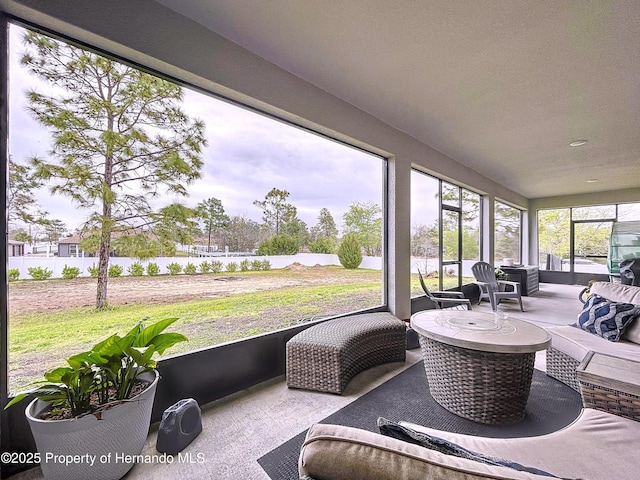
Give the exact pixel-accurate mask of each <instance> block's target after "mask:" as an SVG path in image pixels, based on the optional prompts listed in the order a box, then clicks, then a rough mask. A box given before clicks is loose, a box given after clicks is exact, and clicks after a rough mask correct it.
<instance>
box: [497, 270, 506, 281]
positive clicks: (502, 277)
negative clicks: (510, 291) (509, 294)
mask: <svg viewBox="0 0 640 480" xmlns="http://www.w3.org/2000/svg"><path fill="white" fill-rule="evenodd" d="M495 274H496V280H506V279H507V274H506V273H504V272H503V271H502V270H501V269H499V268H496V269H495Z"/></svg>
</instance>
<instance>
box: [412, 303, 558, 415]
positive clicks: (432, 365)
mask: <svg viewBox="0 0 640 480" xmlns="http://www.w3.org/2000/svg"><path fill="white" fill-rule="evenodd" d="M411 326H412V327H413V328H414V329H415V331H416V332H418V334H419V335H420V346H421V348H422V355H423V361H424V367H425V371H426V374H427V381H428V383H429V391H430V393H431V396H432V397H433V399H434V400H435V401H436V402H437V403H439V404H440V405H441V406H443V407H444V408H446V409H447V410H449V411H450V412H452V413H455V414H456V415H458V416H461V417H464V418H467V419H469V420H473V421H475V422H479V423H487V424H507V423H515V422H518V421H520V420H522V419H523V418H524V416H525V412H526V406H527V400H528V398H529V390H530V389H531V379H532V377H533V367H534V363H535V352H536V351H538V350H544V349H545V348H547V347H548V346H549V344H550V343H551V337H550V336H549V334H548V333H547V332H546V331H545V330H544V329H542V328H540V327H537V326H535V325H533V324H531V323H528V322H525V321H522V320H516V319H508V320H504V321H499V322H498V321H496V320H495V317H494V316H493V315H491V314H486V313H479V312H474V311H469V310H427V311H424V312H418V313H416V314H414V315H413V316H412V317H411Z"/></svg>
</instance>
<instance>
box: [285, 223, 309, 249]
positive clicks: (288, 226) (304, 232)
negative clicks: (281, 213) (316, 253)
mask: <svg viewBox="0 0 640 480" xmlns="http://www.w3.org/2000/svg"><path fill="white" fill-rule="evenodd" d="M282 233H283V234H284V235H288V236H290V237H292V238H295V239H296V242H297V243H298V247H299V248H302V247H303V246H304V245H306V244H307V243H308V242H309V237H310V234H309V230H308V229H307V224H306V223H304V222H303V221H302V220H300V219H299V218H298V217H294V218H292V219H290V220H289V221H288V222H286V223H284V224H283V225H282Z"/></svg>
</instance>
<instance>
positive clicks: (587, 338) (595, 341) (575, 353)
mask: <svg viewBox="0 0 640 480" xmlns="http://www.w3.org/2000/svg"><path fill="white" fill-rule="evenodd" d="M545 330H547V332H549V334H550V335H551V346H552V347H553V348H555V349H556V350H560V351H561V352H563V353H566V354H567V355H569V356H571V357H572V358H575V359H576V360H578V361H580V362H581V361H582V359H584V357H585V356H586V355H587V352H589V351H590V350H591V351H594V352H599V353H605V354H607V355H613V356H614V357H624V358H628V359H630V360H636V361H639V362H640V345H638V344H637V343H633V342H629V341H627V340H625V339H624V338H623V339H622V340H620V341H619V342H610V341H608V340H605V339H604V338H602V337H599V336H598V335H594V334H592V333H589V332H585V331H584V330H580V329H579V328H576V327H572V326H570V325H556V326H552V327H545Z"/></svg>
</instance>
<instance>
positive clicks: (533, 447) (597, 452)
mask: <svg viewBox="0 0 640 480" xmlns="http://www.w3.org/2000/svg"><path fill="white" fill-rule="evenodd" d="M598 302H600V303H599V305H600V307H602V306H604V307H605V310H607V311H608V312H613V313H614V316H615V313H616V311H615V310H612V309H615V308H617V307H618V306H619V305H616V304H619V303H625V304H631V305H633V304H636V305H640V288H639V287H631V286H626V285H621V284H615V283H608V282H596V283H595V284H593V285H592V286H591V288H590V298H589V299H588V300H587V301H586V302H585V306H584V309H583V312H582V313H581V317H582V320H584V322H582V321H581V322H578V323H584V326H583V328H585V329H583V328H576V326H573V325H570V324H567V325H563V326H554V327H549V328H548V331H549V333H550V334H551V336H552V344H551V348H550V349H549V350H548V354H547V373H548V374H549V375H551V376H553V377H554V378H557V379H559V380H560V381H562V382H564V383H566V384H567V385H569V386H571V387H572V388H574V389H575V390H578V391H579V383H578V381H577V375H576V368H577V367H578V366H579V365H580V363H581V362H582V360H584V359H585V357H586V356H587V354H588V353H589V352H590V351H592V352H593V351H595V352H599V353H604V354H607V355H611V356H616V357H622V358H627V359H631V360H634V361H638V362H640V319H638V318H636V319H635V320H632V321H631V322H630V323H629V324H628V325H627V326H626V328H625V329H624V330H623V333H621V338H619V339H617V338H616V340H617V341H610V340H607V339H605V338H604V336H606V335H603V332H589V331H587V330H588V329H589V328H590V327H593V325H591V324H593V323H594V322H593V320H594V318H595V317H597V315H599V313H598V314H596V313H594V312H595V310H596V303H598ZM620 308H621V309H622V307H620ZM625 308H631V309H632V310H633V307H629V306H628V305H626V306H625ZM574 320H575V319H571V320H570V321H571V322H572V323H573V322H574ZM596 323H597V322H596ZM595 328H596V329H598V328H600V327H599V325H598V326H596V327H595ZM594 333H595V334H594ZM605 333H607V332H605ZM619 333H620V332H619ZM612 334H615V332H613V333H612ZM601 335H603V336H601ZM639 365H640V364H639ZM639 398H640V397H639ZM397 428H400V429H404V430H405V431H406V432H410V438H408V439H409V441H405V440H407V438H404V439H400V437H395V438H394V437H392V436H386V435H381V434H376V433H372V432H368V431H364V430H360V429H356V428H351V427H345V426H339V425H327V424H317V425H313V426H312V427H311V428H310V429H309V432H308V434H307V437H306V440H305V442H304V445H303V447H302V449H301V452H300V458H299V473H300V478H301V479H305V480H372V479H375V480H396V479H403V480H414V479H415V480H418V479H420V480H424V479H431V478H434V479H436V478H438V479H439V478H442V479H447V480H449V479H451V480H479V479H513V480H520V479H530V480H543V479H546V480H549V479H550V478H567V479H585V480H587V479H588V480H601V479H602V480H609V479H616V480H636V479H638V478H640V474H639V471H640V463H639V462H638V455H637V452H638V451H639V449H640V422H637V421H634V420H632V419H630V418H625V417H622V416H618V415H615V414H614V413H610V412H606V411H601V410H596V409H592V408H584V409H583V410H582V412H581V414H580V416H579V417H578V418H577V419H576V420H575V421H574V422H573V423H572V424H571V425H569V426H567V427H565V428H563V429H562V430H559V431H557V432H553V433H551V434H548V435H542V436H538V437H527V438H509V439H501V438H483V437H474V436H469V435H460V434H455V433H451V432H445V431H440V430H434V429H430V428H426V427H423V426H419V425H413V424H409V423H405V422H400V423H399V424H398V425H397ZM406 432H405V433H406ZM416 438H417V439H419V440H420V442H417V444H416V442H415V439H416ZM425 438H427V439H429V442H427V445H426V446H425V443H424V439H425ZM434 439H435V443H436V444H439V443H440V442H444V443H447V445H453V446H454V447H455V449H456V451H463V452H470V453H471V454H472V455H470V456H469V455H462V456H457V455H451V454H450V452H449V453H443V452H442V450H441V449H438V448H436V449H434V448H433V442H434ZM426 447H428V448H426ZM485 456H488V457H489V459H490V460H491V459H497V462H493V461H492V460H491V461H489V462H488V463H487V462H486V461H484V457H485ZM520 467H522V468H520Z"/></svg>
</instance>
